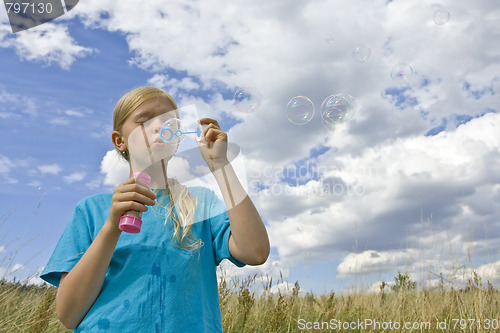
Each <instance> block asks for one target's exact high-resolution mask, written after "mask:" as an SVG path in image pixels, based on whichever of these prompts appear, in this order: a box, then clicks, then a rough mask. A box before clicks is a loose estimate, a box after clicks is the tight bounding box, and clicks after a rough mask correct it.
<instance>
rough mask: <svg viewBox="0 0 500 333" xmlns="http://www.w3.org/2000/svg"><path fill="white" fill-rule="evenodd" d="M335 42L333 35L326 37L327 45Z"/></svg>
mask: <svg viewBox="0 0 500 333" xmlns="http://www.w3.org/2000/svg"><path fill="white" fill-rule="evenodd" d="M334 41H335V38H334V37H333V36H332V35H328V36H326V38H325V42H326V43H327V44H333V42H334Z"/></svg>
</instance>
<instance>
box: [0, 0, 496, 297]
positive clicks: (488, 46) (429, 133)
mask: <svg viewBox="0 0 500 333" xmlns="http://www.w3.org/2000/svg"><path fill="white" fill-rule="evenodd" d="M439 8H444V9H446V10H448V11H449V12H450V21H449V22H447V23H445V24H443V25H438V24H436V23H435V22H434V21H433V13H434V12H435V11H436V10H437V9H439ZM339 9H341V10H339ZM0 15H1V16H0V17H1V21H0V22H1V24H2V25H1V29H0V56H1V59H2V62H1V64H0V129H1V132H0V139H1V140H2V142H3V144H2V147H1V150H0V183H1V184H0V193H1V196H2V200H1V201H0V216H3V218H2V220H0V277H1V276H2V275H3V276H6V277H7V278H13V277H14V276H16V277H17V278H18V279H24V278H26V277H28V276H30V275H33V274H35V272H37V271H38V270H39V269H40V268H42V267H43V266H44V265H45V263H46V261H47V260H48V258H49V256H50V254H51V252H52V250H53V248H54V246H55V244H56V243H57V240H58V239H59V237H60V235H61V233H62V230H63V228H64V226H65V224H66V222H67V220H68V219H69V217H70V215H71V213H72V211H73V209H74V206H75V205H76V203H77V202H78V201H79V200H80V199H81V198H83V197H84V196H87V195H91V194H94V193H100V192H110V191H111V190H112V188H113V186H115V185H116V184H117V182H119V180H120V179H121V178H120V177H122V174H123V172H122V171H117V169H116V168H115V165H114V164H113V162H112V158H111V157H112V156H113V155H112V154H113V153H112V150H113V146H112V144H111V140H110V133H111V121H112V110H113V107H114V105H115V103H116V101H117V100H118V99H119V98H120V96H121V95H122V94H123V93H124V92H126V91H127V90H129V89H131V88H134V87H137V86H140V85H145V84H151V85H157V86H159V87H162V88H164V89H166V90H167V91H169V92H171V93H172V95H173V96H174V98H175V99H176V101H177V104H178V105H180V106H187V105H193V104H194V105H196V108H197V111H198V113H199V115H200V116H210V117H214V118H217V119H218V120H219V123H220V124H221V125H222V127H223V129H224V130H226V131H228V134H229V138H230V140H231V141H232V142H234V143H236V144H237V145H238V146H239V147H241V152H242V156H243V158H244V163H243V167H242V168H241V170H240V171H242V172H243V173H244V174H245V179H244V181H245V184H246V186H247V187H248V191H249V193H250V195H251V197H252V199H253V200H254V202H255V204H256V206H257V208H258V209H259V211H260V212H261V215H262V217H263V218H264V220H265V222H266V224H267V226H268V231H269V235H270V238H271V244H272V255H271V257H270V258H269V261H268V263H266V264H265V265H263V266H261V267H247V268H245V269H242V270H237V269H235V268H234V267H231V266H230V265H225V266H224V267H225V269H226V271H227V272H228V274H229V275H230V276H246V275H253V274H254V273H262V274H268V275H272V276H276V277H279V276H280V272H281V273H282V275H283V277H284V281H283V283H282V284H280V285H279V286H276V287H277V288H282V289H286V288H287V287H288V286H289V284H291V285H293V283H294V282H295V281H297V280H298V281H299V283H300V285H301V287H302V288H303V289H304V290H309V291H313V292H316V293H322V292H329V291H331V290H335V291H342V290H349V289H351V288H360V289H373V290H377V289H378V287H377V286H378V285H380V282H381V281H382V280H384V281H393V277H394V275H396V274H397V272H398V271H408V272H410V273H411V274H412V277H413V278H414V279H415V280H417V281H418V282H419V283H421V284H422V285H435V284H436V283H437V282H438V280H439V278H438V277H436V276H435V275H434V274H439V273H443V275H444V276H445V277H446V276H451V275H455V279H454V281H456V283H460V282H461V281H464V280H466V278H467V276H468V274H469V275H470V274H471V270H472V269H475V270H477V271H478V272H479V273H480V274H482V276H483V277H484V280H489V281H491V282H492V283H497V284H498V283H499V282H500V281H499V276H500V262H499V260H500V258H499V247H498V245H497V244H498V238H500V206H499V204H500V179H499V176H498V171H497V170H498V169H499V165H500V151H499V146H500V134H499V131H498V126H500V118H499V113H498V111H499V110H498V105H500V103H499V102H500V99H499V97H498V92H499V86H500V82H499V74H498V73H500V47H499V46H498V45H500V43H498V41H499V38H500V37H499V36H500V28H499V27H498V24H497V23H496V22H498V18H499V17H500V8H499V6H498V5H496V4H494V3H493V2H490V1H486V0H484V1H476V2H474V4H472V3H470V2H468V1H465V0H464V1H441V2H439V3H435V2H430V1H416V0H414V1H392V2H389V3H386V1H368V0H366V1H365V0H363V1H357V2H356V3H353V2H349V1H340V2H339V1H328V0H314V1H308V2H302V1H295V2H293V4H291V3H290V2H289V1H284V0H283V1H273V2H272V3H269V4H256V3H254V2H251V1H241V2H238V3H231V4H227V3H225V2H222V1H219V0H208V1H203V2H192V3H189V4H186V3H184V2H180V1H173V2H171V3H169V5H168V6H167V7H165V5H164V3H163V2H161V1H151V2H150V3H148V6H147V7H146V6H144V5H143V3H141V2H139V1H132V0H124V1H119V2H113V1H97V0H86V1H80V2H79V4H78V5H77V6H76V7H75V8H74V9H73V10H72V11H71V12H69V13H67V14H66V15H64V16H62V17H60V18H58V19H56V20H54V21H52V22H50V23H46V24H43V25H41V26H39V27H36V28H33V29H29V30H27V31H23V32H20V33H16V34H12V33H11V32H10V26H9V25H8V21H7V16H6V14H5V13H4V12H2V13H1V14H0ZM359 45H365V46H367V47H369V48H370V50H371V54H370V57H369V58H368V59H367V61H366V62H362V63H360V62H357V61H355V60H354V59H353V58H352V50H353V49H354V48H356V47H357V46H359ZM399 63H406V64H408V65H410V66H411V67H412V68H413V71H414V74H413V77H412V78H411V80H410V81H409V82H408V83H407V84H399V83H397V82H394V81H393V80H392V79H391V69H392V68H393V67H394V66H395V65H396V64H399ZM240 87H253V88H254V89H257V90H258V91H259V92H260V96H261V101H260V102H261V103H260V106H259V107H258V108H257V109H256V110H255V111H254V112H251V113H243V112H240V111H239V110H238V109H237V108H236V107H235V106H234V105H233V100H232V98H233V95H234V93H235V91H236V90H237V89H238V88H240ZM338 93H348V94H350V95H351V96H353V97H354V98H355V100H356V102H357V105H358V109H357V112H356V114H355V116H354V117H353V118H352V119H351V120H349V121H348V122H347V123H346V124H344V126H342V127H340V128H337V129H335V130H331V129H327V128H325V127H324V126H322V123H321V114H320V105H321V103H322V102H323V100H324V99H325V98H326V97H327V96H330V95H332V94H338ZM295 96H307V97H308V98H310V99H311V101H312V102H313V103H314V105H315V115H314V117H313V119H312V120H311V121H310V122H308V123H307V124H304V125H295V124H292V123H290V122H289V121H288V119H287V117H286V113H285V108H286V105H287V103H288V101H289V100H290V99H292V98H293V97H295ZM122 167H123V165H122ZM121 170H123V168H122V169H121ZM321 179H331V180H333V182H334V183H333V185H332V190H333V193H331V194H330V195H322V196H318V195H317V194H316V193H315V192H314V190H313V189H314V187H315V185H317V183H316V182H317V181H318V180H321ZM13 253H15V256H13V255H12V254H13ZM2 258H5V259H2ZM469 259H470V260H469ZM456 267H461V269H460V270H458V271H457V270H456ZM32 281H33V282H35V283H36V282H38V281H37V280H36V279H33V280H32ZM275 281H277V279H275Z"/></svg>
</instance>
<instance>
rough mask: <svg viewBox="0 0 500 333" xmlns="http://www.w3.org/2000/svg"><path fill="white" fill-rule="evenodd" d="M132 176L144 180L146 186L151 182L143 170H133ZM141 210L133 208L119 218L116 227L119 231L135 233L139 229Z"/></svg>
mask: <svg viewBox="0 0 500 333" xmlns="http://www.w3.org/2000/svg"><path fill="white" fill-rule="evenodd" d="M132 177H134V178H139V179H140V180H142V181H143V182H145V183H146V184H147V185H148V186H149V185H150V184H151V177H150V176H149V175H148V174H146V173H144V172H134V173H133V174H132ZM141 218H142V212H137V211H135V210H129V211H127V212H126V213H125V214H123V216H122V217H121V218H120V223H118V228H119V229H120V230H121V231H125V232H128V233H131V234H137V233H139V232H140V231H141V226H142V219H141Z"/></svg>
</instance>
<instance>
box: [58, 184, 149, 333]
mask: <svg viewBox="0 0 500 333" xmlns="http://www.w3.org/2000/svg"><path fill="white" fill-rule="evenodd" d="M138 182H142V181H140V180H139V181H138ZM143 184H144V183H143ZM144 185H145V184H144ZM144 185H141V184H138V183H136V180H135V179H134V178H130V179H128V180H127V181H125V182H123V183H122V184H120V185H118V186H117V187H116V189H115V190H114V192H113V198H112V200H111V207H110V212H109V217H108V219H107V220H106V222H105V223H104V226H103V227H102V228H101V230H100V231H99V234H98V235H97V237H96V238H95V239H94V241H93V242H92V244H90V246H89V248H88V249H87V251H86V252H85V254H84V255H83V256H82V258H81V259H80V260H79V261H78V263H77V264H76V265H75V267H73V269H71V271H70V272H69V273H63V275H62V276H61V281H60V283H59V288H58V291H57V296H56V311H57V316H58V317H59V319H60V320H61V322H62V323H63V324H64V326H66V327H67V328H70V329H74V328H76V327H77V326H78V325H79V324H80V322H81V321H82V320H83V318H84V317H85V315H86V314H87V312H88V311H89V310H90V308H91V307H92V305H93V304H94V302H95V300H96V299H97V296H99V293H100V292H101V288H102V284H103V282H104V277H105V276H106V272H107V270H108V266H109V263H110V261H111V257H112V256H113V253H114V251H115V247H116V243H117V242H118V239H119V237H120V235H121V230H120V229H118V222H119V220H120V217H121V216H122V215H123V214H124V213H125V212H126V211H128V210H135V211H141V212H145V211H146V210H147V207H146V206H145V205H154V199H155V198H156V196H155V194H154V193H153V192H152V191H151V190H150V189H149V188H147V187H145V186H144Z"/></svg>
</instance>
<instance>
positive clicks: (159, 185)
mask: <svg viewBox="0 0 500 333" xmlns="http://www.w3.org/2000/svg"><path fill="white" fill-rule="evenodd" d="M167 165H168V164H167V162H165V161H164V160H161V161H160V162H158V163H155V164H153V165H151V166H149V167H147V168H142V170H135V169H133V168H132V167H131V168H130V177H132V173H134V172H136V171H140V172H144V173H146V174H148V175H149V176H150V177H151V185H150V188H155V189H166V188H167V187H168V182H167V179H168V178H167Z"/></svg>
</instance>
